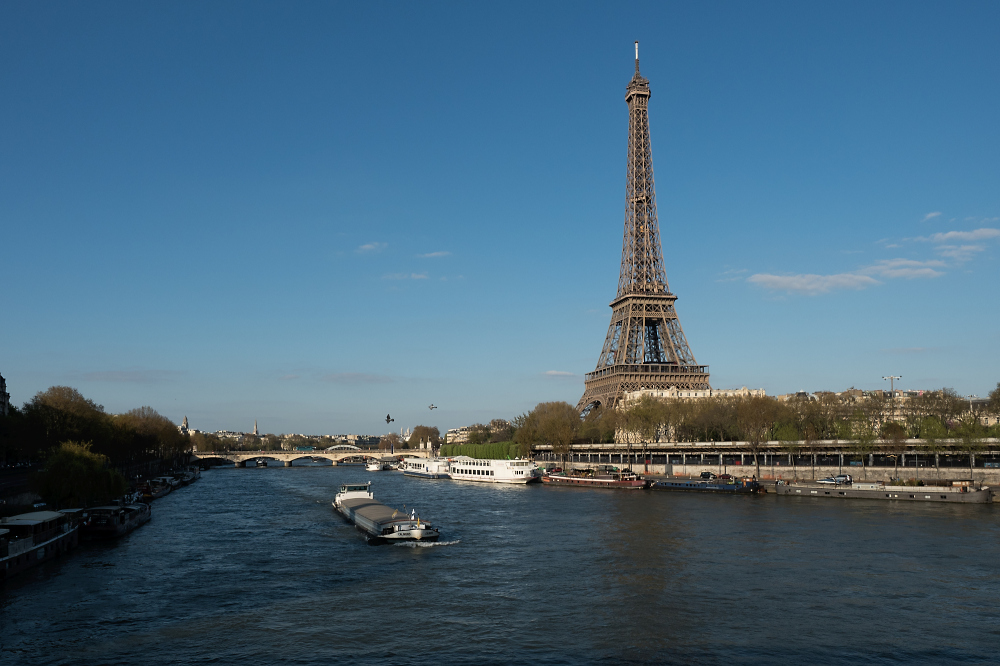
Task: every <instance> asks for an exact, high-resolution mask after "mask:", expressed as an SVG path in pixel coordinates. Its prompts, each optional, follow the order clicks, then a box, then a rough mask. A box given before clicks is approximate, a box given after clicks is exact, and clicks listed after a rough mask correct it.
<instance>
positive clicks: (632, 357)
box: [577, 42, 710, 412]
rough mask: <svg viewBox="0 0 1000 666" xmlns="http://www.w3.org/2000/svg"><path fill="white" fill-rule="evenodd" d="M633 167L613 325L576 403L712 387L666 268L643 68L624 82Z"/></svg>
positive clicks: (584, 406)
mask: <svg viewBox="0 0 1000 666" xmlns="http://www.w3.org/2000/svg"><path fill="white" fill-rule="evenodd" d="M625 101H626V102H627V103H628V111H629V121H628V171H627V174H626V180H625V195H626V202H627V203H626V206H625V235H624V240H623V242H622V267H621V273H620V274H619V277H618V294H617V295H616V296H615V300H614V301H612V302H611V309H612V315H611V326H610V327H608V335H607V338H605V340H604V348H603V349H602V350H601V357H600V359H598V361H597V368H596V369H595V370H594V371H593V372H589V373H587V377H586V383H585V386H586V388H585V390H584V392H583V397H582V398H580V402H579V403H577V409H578V410H580V411H581V412H586V411H589V410H590V409H591V408H593V407H595V406H601V407H605V408H609V407H614V406H616V405H617V404H618V402H619V401H620V400H621V398H622V396H623V395H624V394H625V393H627V392H630V391H637V390H640V389H652V390H657V389H669V388H677V389H682V390H686V389H690V390H703V389H709V388H710V386H709V383H708V366H707V365H698V364H697V362H696V361H695V360H694V354H692V353H691V348H690V347H688V343H687V338H685V337H684V330H683V329H682V328H681V322H680V320H679V319H678V318H677V311H676V310H675V309H674V301H676V300H677V296H675V295H674V294H672V293H670V287H669V286H668V285H667V274H666V271H665V270H664V268H663V250H662V248H661V246H660V227H659V223H658V222H657V219H656V193H655V188H654V187H653V152H652V149H651V147H650V144H649V114H648V107H649V81H648V80H647V79H644V78H643V77H642V76H641V75H640V74H639V42H636V43H635V76H633V77H632V80H631V81H629V84H628V86H627V87H626V93H625Z"/></svg>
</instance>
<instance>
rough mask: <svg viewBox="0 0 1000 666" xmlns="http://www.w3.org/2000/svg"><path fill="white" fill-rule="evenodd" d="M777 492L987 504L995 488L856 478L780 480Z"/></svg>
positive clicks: (964, 481)
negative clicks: (840, 480) (821, 481)
mask: <svg viewBox="0 0 1000 666" xmlns="http://www.w3.org/2000/svg"><path fill="white" fill-rule="evenodd" d="M774 492H776V493H777V494H778V495H791V496H793V497H818V498H823V499H875V500H892V501H900V502H947V503H949V504H986V503H988V502H992V501H993V490H992V489H991V488H990V487H989V486H979V487H976V486H975V485H974V484H973V482H972V481H971V480H961V481H953V482H951V485H947V486H894V485H891V484H885V483H883V482H880V481H878V482H873V483H858V482H854V483H852V484H850V485H838V486H830V485H819V484H813V483H782V482H779V483H777V484H775V487H774Z"/></svg>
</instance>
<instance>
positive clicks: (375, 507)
mask: <svg viewBox="0 0 1000 666" xmlns="http://www.w3.org/2000/svg"><path fill="white" fill-rule="evenodd" d="M340 504H341V506H343V507H344V508H345V509H347V510H349V511H352V512H354V513H356V514H358V515H359V516H363V517H365V518H367V519H368V520H370V521H372V522H373V523H379V524H385V523H388V522H390V521H393V520H409V519H410V516H409V514H407V513H403V512H402V511H397V510H396V509H393V508H392V507H389V506H386V505H385V504H382V503H381V502H376V501H375V500H373V499H371V498H364V497H363V498H358V499H346V500H343V501H341V503H340Z"/></svg>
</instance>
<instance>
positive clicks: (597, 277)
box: [0, 2, 1000, 433]
mask: <svg viewBox="0 0 1000 666" xmlns="http://www.w3.org/2000/svg"><path fill="white" fill-rule="evenodd" d="M998 24H1000V4H997V3H995V2H981V3H976V2H965V3H959V4H955V3H944V2H941V3H916V2H899V3H890V2H884V3H865V2H858V3H848V2H843V3H828V4H826V5H821V4H819V3H799V2H788V3H735V2H734V3H650V4H643V3H632V4H629V5H628V6H625V5H621V4H618V3H607V4H585V3H579V2H572V3H524V4H514V3H495V4H490V5H487V4H486V3H462V4H450V3H426V4H418V3H405V4H404V3H334V2H323V3H320V2H302V3H293V4H287V3H276V2H275V3H251V2H238V3H223V2H216V3H194V2H191V3H184V2H171V3H162V2H161V3H157V2H149V3H138V4H137V3H113V2H106V3H46V2H37V3H11V2H8V3H4V4H2V5H0V271H2V275H3V282H4V284H5V287H6V288H5V289H3V290H2V291H0V373H2V374H3V375H4V376H5V377H6V378H7V380H8V385H9V390H10V392H11V394H12V400H13V401H14V402H15V403H17V404H20V403H22V402H25V401H27V400H29V399H30V398H31V396H32V395H34V393H36V392H37V391H40V390H44V389H45V388H47V387H48V386H51V385H54V384H68V385H71V386H75V387H77V388H78V389H80V390H81V391H82V392H83V393H84V394H85V395H87V396H88V397H91V398H93V399H95V400H96V401H98V402H100V403H102V404H104V405H105V407H106V408H107V409H108V410H109V411H122V410H126V409H129V408H132V407H136V406H140V405H144V404H148V405H151V406H153V407H155V408H156V409H158V410H159V411H161V412H162V413H164V414H166V415H168V416H169V417H171V418H172V419H174V420H176V421H178V422H179V421H180V419H181V418H182V417H183V416H184V415H187V416H188V417H189V419H190V421H191V425H192V426H193V427H196V428H203V429H210V430H214V429H217V428H234V429H249V428H250V427H251V426H252V424H253V420H254V419H255V418H256V419H257V420H258V421H259V423H260V427H261V429H262V430H263V431H265V432H274V433H284V432H305V433H340V432H361V433H380V432H384V431H386V426H385V423H384V422H383V421H382V419H383V418H384V416H385V414H386V413H387V412H390V413H392V415H393V416H394V417H395V419H396V422H395V423H394V424H393V426H395V427H399V426H408V427H412V426H414V425H417V424H420V423H423V424H428V425H436V426H438V427H440V428H442V429H445V428H449V427H455V426H459V425H466V424H469V423H472V422H476V421H485V420H488V419H490V418H494V417H503V418H510V417H512V416H515V415H516V414H518V413H521V412H524V411H527V410H529V409H531V408H532V407H533V406H534V405H535V404H536V403H538V402H540V401H545V400H566V401H568V402H570V403H574V404H575V402H576V400H577V399H578V398H579V396H580V395H581V393H582V390H583V377H582V375H583V374H584V373H586V372H588V371H591V370H593V368H594V365H595V363H596V361H597V357H598V355H599V353H600V349H601V345H602V343H603V341H604V336H605V333H606V332H607V327H608V322H609V319H610V314H611V310H610V308H609V307H608V303H609V302H610V301H611V299H612V298H613V297H614V294H615V289H616V287H617V278H618V268H619V263H620V259H621V233H622V224H623V214H624V205H625V201H624V198H625V196H624V195H625V150H626V138H627V137H626V135H627V123H628V117H627V107H626V105H625V101H624V92H625V85H626V83H627V82H628V80H629V78H630V77H631V75H632V70H633V60H632V57H633V56H632V48H633V47H632V42H633V41H634V40H635V39H638V40H640V56H641V64H642V72H643V74H644V75H645V76H646V77H647V78H649V79H650V86H651V89H652V98H651V101H650V123H651V134H652V141H653V156H654V164H655V174H656V182H657V200H658V205H659V218H660V228H661V232H662V235H663V239H664V256H665V263H666V269H667V276H668V279H669V281H670V286H671V288H672V290H673V291H674V292H675V293H676V294H677V295H678V296H679V300H678V303H677V307H678V312H679V314H680V318H681V322H682V324H683V326H684V329H685V332H686V333H687V336H688V339H689V341H690V344H691V348H692V350H693V352H694V354H695V356H696V358H697V359H698V361H699V362H700V363H705V364H708V365H709V366H710V370H711V373H712V384H713V386H715V387H718V388H727V387H738V386H744V385H746V386H751V387H763V388H765V389H767V391H768V393H771V394H776V393H784V392H788V391H795V390H800V389H801V390H810V391H813V390H824V389H828V390H842V389H845V388H848V387H850V386H857V387H863V388H877V387H880V386H882V385H883V384H885V383H886V382H883V381H882V379H881V377H882V376H883V375H888V374H895V375H902V376H903V379H902V380H901V382H900V383H899V385H901V386H903V387H904V388H937V387H941V386H950V387H953V388H955V389H956V390H958V391H959V392H961V393H963V394H969V393H976V394H979V395H985V394H986V393H987V392H988V391H989V390H990V389H991V388H992V387H993V386H995V385H996V382H997V381H998V380H1000V353H998V352H997V350H998V349H1000V315H998V308H997V295H996V294H997V285H998V277H1000V268H998V262H997V259H998V255H1000V161H998V157H997V156H998V155H1000V129H998V128H1000V124H998V123H997V121H996V119H997V109H998V108H1000V104H998V102H1000V87H998V86H997V81H998V80H1000V59H998V58H997V57H996V34H995V28H996V26H997V25H998ZM431 403H434V404H436V405H438V406H439V407H440V408H439V409H438V410H435V411H433V412H430V411H428V409H427V405H429V404H431Z"/></svg>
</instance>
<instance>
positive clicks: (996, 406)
mask: <svg viewBox="0 0 1000 666" xmlns="http://www.w3.org/2000/svg"><path fill="white" fill-rule="evenodd" d="M989 410H990V413H991V414H993V415H994V416H1000V382H997V387H996V388H995V389H993V390H992V391H990V405H989Z"/></svg>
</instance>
